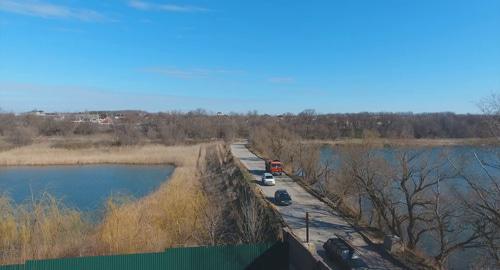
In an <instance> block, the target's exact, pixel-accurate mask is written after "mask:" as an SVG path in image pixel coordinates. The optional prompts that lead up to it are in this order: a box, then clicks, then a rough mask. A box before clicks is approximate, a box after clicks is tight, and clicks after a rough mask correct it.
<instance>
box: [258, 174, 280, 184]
mask: <svg viewBox="0 0 500 270" xmlns="http://www.w3.org/2000/svg"><path fill="white" fill-rule="evenodd" d="M260 181H261V183H262V185H264V186H274V185H276V181H275V180H274V176H273V175H272V174H270V173H264V174H263V175H262V178H261V180H260Z"/></svg>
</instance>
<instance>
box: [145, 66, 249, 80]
mask: <svg viewBox="0 0 500 270" xmlns="http://www.w3.org/2000/svg"><path fill="white" fill-rule="evenodd" d="M142 71H143V72H147V73H156V74H160V75H164V76H168V77H173V78H178V79H186V80H189V79H203V78H208V77H211V76H215V75H223V74H241V73H243V71H241V70H229V69H219V68H213V69H208V68H193V69H179V68H155V67H153V68H144V69H142Z"/></svg>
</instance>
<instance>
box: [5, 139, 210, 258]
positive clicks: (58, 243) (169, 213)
mask: <svg viewBox="0 0 500 270" xmlns="http://www.w3.org/2000/svg"><path fill="white" fill-rule="evenodd" d="M206 146H207V145H206V144H201V145H192V146H173V147H166V146H161V145H145V146H134V147H107V148H90V149H78V150H67V149H56V148H51V147H50V146H49V144H37V145H32V146H27V147H22V148H17V149H12V150H9V151H5V152H2V153H0V165H56V164H57V165H72V164H96V163H121V164H163V163H168V164H175V165H176V166H177V167H176V169H175V171H174V173H173V175H172V176H171V178H170V180H169V181H168V182H166V183H164V184H163V185H161V186H160V188H159V189H158V190H156V191H155V192H153V193H152V194H150V195H148V196H146V197H144V198H142V199H139V200H137V201H133V202H129V203H126V204H121V205H120V204H118V203H116V202H115V200H113V199H110V200H108V205H107V206H108V207H107V210H106V213H105V215H104V218H103V220H102V222H101V223H100V224H98V225H92V226H91V225H90V224H89V223H86V222H85V221H84V220H83V219H82V217H81V214H80V213H79V212H77V211H74V210H71V209H68V208H65V207H64V206H62V205H60V204H58V203H57V201H55V200H53V199H47V200H44V201H42V202H39V203H37V204H33V205H34V206H32V205H23V206H14V205H12V204H11V203H10V201H9V200H8V199H7V198H5V197H3V198H0V264H6V263H21V262H23V261H25V260H27V259H33V258H35V259H41V258H59V257H67V256H87V255H104V254H117V253H136V252H152V251H162V250H164V249H165V248H168V247H172V246H184V245H196V244H201V243H203V241H204V239H206V230H205V229H204V226H203V225H202V224H203V223H204V219H205V218H207V215H206V213H205V209H207V203H208V200H207V198H206V196H205V194H204V193H203V192H202V189H201V185H200V181H199V179H200V175H199V173H198V169H197V168H198V167H199V166H201V165H202V164H199V163H200V162H201V161H203V160H204V158H203V157H204V152H205V151H204V149H205V148H206Z"/></svg>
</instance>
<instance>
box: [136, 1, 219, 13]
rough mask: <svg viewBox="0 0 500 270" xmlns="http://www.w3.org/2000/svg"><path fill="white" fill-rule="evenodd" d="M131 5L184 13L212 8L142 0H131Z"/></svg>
mask: <svg viewBox="0 0 500 270" xmlns="http://www.w3.org/2000/svg"><path fill="white" fill-rule="evenodd" d="M128 4H129V6H130V7H133V8H136V9H140V10H150V11H165V12H184V13H195V12H208V11H210V9H207V8H203V7H199V6H192V5H175V4H156V3H150V2H145V1H140V0H131V1H129V2H128Z"/></svg>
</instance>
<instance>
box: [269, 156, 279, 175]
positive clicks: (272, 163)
mask: <svg viewBox="0 0 500 270" xmlns="http://www.w3.org/2000/svg"><path fill="white" fill-rule="evenodd" d="M266 172H268V173H271V174H273V175H278V174H279V175H282V174H283V165H282V164H281V161H279V160H277V159H275V160H267V161H266Z"/></svg>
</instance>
